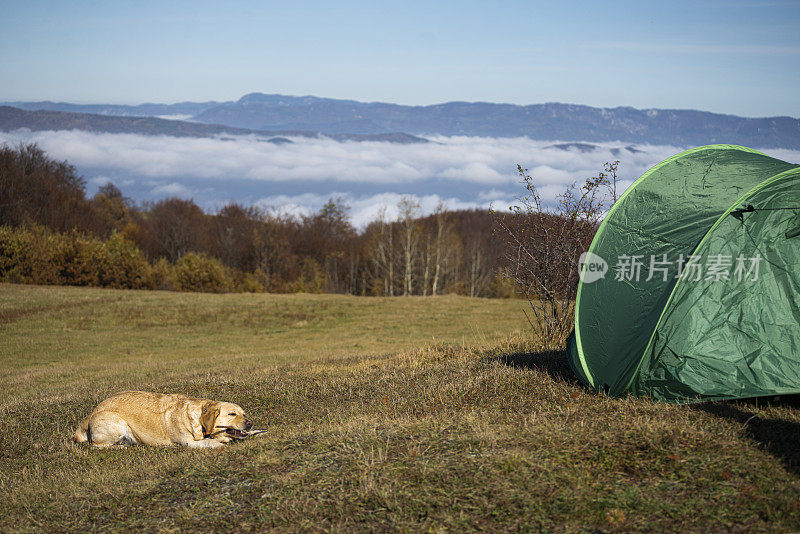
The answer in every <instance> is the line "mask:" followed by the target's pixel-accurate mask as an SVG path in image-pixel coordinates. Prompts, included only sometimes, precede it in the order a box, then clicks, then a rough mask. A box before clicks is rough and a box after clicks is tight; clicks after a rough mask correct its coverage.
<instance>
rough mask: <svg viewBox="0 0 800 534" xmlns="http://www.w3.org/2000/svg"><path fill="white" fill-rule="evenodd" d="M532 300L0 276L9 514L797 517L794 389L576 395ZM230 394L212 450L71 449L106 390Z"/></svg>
mask: <svg viewBox="0 0 800 534" xmlns="http://www.w3.org/2000/svg"><path fill="white" fill-rule="evenodd" d="M524 305H525V304H524V303H521V302H514V301H491V300H479V299H466V298H441V299H440V298H436V299H422V298H409V299H402V298H397V299H372V298H366V299H358V298H350V297H338V296H307V295H301V296H275V295H199V294H188V295H185V294H173V293H157V292H124V291H110V290H89V289H75V288H39V287H30V286H26V287H22V286H9V285H2V286H0V354H2V360H0V380H2V384H3V388H2V391H0V455H1V456H2V460H0V461H2V472H1V473H0V491H2V494H3V496H4V498H3V502H2V504H0V529H2V530H46V531H51V530H134V529H145V530H160V529H163V530H175V529H179V530H208V531H210V530H250V529H256V530H281V531H283V530H288V531H297V530H324V531H347V532H350V531H374V530H394V529H400V530H412V531H419V530H425V531H428V530H433V531H452V532H460V531H463V530H491V531H496V530H513V531H516V530H524V531H542V530H547V531H570V532H580V531H595V532H596V531H598V530H599V531H637V532H638V531H669V532H673V531H677V530H680V531H694V532H707V531H741V532H753V531H796V530H798V529H800V504H798V503H799V502H800V480H798V475H799V474H800V453H799V452H798V440H799V439H800V412H798V409H797V408H796V407H795V405H796V402H795V401H793V400H792V401H790V402H782V403H780V404H775V405H769V404H766V405H765V404H763V403H756V402H749V403H727V404H711V405H702V406H696V407H686V406H683V407H680V406H668V405H661V404H655V403H651V402H647V401H637V400H630V399H627V400H610V399H606V398H604V397H598V396H595V395H591V394H589V393H587V392H585V391H584V390H583V389H582V388H581V387H580V386H579V385H578V384H577V383H576V382H575V381H574V379H573V378H572V377H571V373H570V372H569V370H568V369H567V368H565V365H564V362H563V354H560V353H534V352H532V351H533V349H534V348H535V346H534V344H533V343H532V342H530V341H524V340H523V338H522V331H523V328H524V324H525V319H524V317H523V316H522V312H521V309H522V307H523V306H524ZM127 388H138V389H149V390H154V391H180V392H185V393H189V394H192V395H198V396H204V397H210V398H217V399H225V400H230V401H232V402H236V403H238V404H241V405H242V406H243V407H245V409H247V410H248V411H249V412H250V413H251V414H252V416H253V418H254V419H255V420H257V421H260V422H262V423H263V426H265V427H266V428H268V429H269V433H267V434H266V437H263V438H259V439H257V440H256V439H254V440H251V441H249V442H245V443H242V444H238V445H235V446H231V447H228V448H225V449H223V450H220V451H193V450H184V449H156V448H145V447H135V448H130V449H125V450H111V451H95V450H91V449H89V448H87V447H84V446H76V445H73V444H72V443H71V442H70V441H69V438H70V436H71V434H72V431H73V430H74V425H75V423H76V422H77V421H78V420H79V419H80V417H81V416H83V415H84V414H85V413H86V412H87V411H88V410H89V409H90V408H91V407H92V405H93V404H95V403H96V402H98V401H99V400H101V399H102V398H104V397H105V396H107V395H108V394H109V393H111V392H114V391H117V390H121V389H127Z"/></svg>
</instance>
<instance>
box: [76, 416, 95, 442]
mask: <svg viewBox="0 0 800 534" xmlns="http://www.w3.org/2000/svg"><path fill="white" fill-rule="evenodd" d="M90 417H91V416H89V415H87V416H86V417H84V419H83V421H81V424H79V425H78V429H77V430H76V431H75V435H74V436H72V441H74V442H75V443H86V442H87V441H89V418H90Z"/></svg>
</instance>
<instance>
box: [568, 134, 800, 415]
mask: <svg viewBox="0 0 800 534" xmlns="http://www.w3.org/2000/svg"><path fill="white" fill-rule="evenodd" d="M798 226H800V166H798V165H794V164H790V163H787V162H784V161H780V160H778V159H775V158H771V157H769V156H766V155H765V154H762V153H760V152H757V151H755V150H752V149H748V148H745V147H738V146H734V145H711V146H705V147H700V148H696V149H692V150H688V151H686V152H683V153H681V154H678V155H676V156H673V157H672V158H669V159H667V160H665V161H664V162H662V163H659V164H658V165H656V166H655V167H653V168H652V169H650V170H649V171H647V172H646V173H645V174H644V175H642V176H641V177H640V178H639V179H638V180H637V181H636V182H635V183H634V184H633V185H632V186H631V187H629V188H628V190H627V191H626V192H625V194H623V196H622V197H621V198H620V199H619V200H618V201H617V203H616V204H615V205H614V206H613V207H612V209H611V210H610V211H609V213H608V214H607V215H606V217H605V219H604V221H603V223H602V224H601V225H600V228H599V229H598V232H597V234H596V236H595V238H594V240H593V242H592V244H591V246H590V248H589V252H590V253H592V255H594V256H596V257H599V258H602V259H603V260H604V261H605V262H606V263H607V265H608V271H607V272H606V275H605V277H603V278H601V279H599V280H595V281H591V282H590V281H588V280H585V281H581V282H580V284H579V287H578V294H577V298H576V302H575V332H574V334H573V336H571V338H570V340H569V342H568V347H567V350H568V354H569V357H570V358H569V359H570V362H571V364H572V367H573V369H574V370H575V372H576V374H577V375H578V377H579V378H580V379H581V380H582V381H583V382H584V383H585V384H586V385H587V386H588V387H590V388H592V389H594V390H596V391H605V392H607V393H608V394H609V395H611V396H620V395H626V394H633V395H637V396H652V397H654V398H656V399H661V400H666V401H674V402H685V401H693V400H704V399H723V398H743V397H752V396H760V395H769V394H782V393H788V392H800V233H798V235H797V236H795V237H790V236H791V235H792V234H793V233H794V232H796V231H797V227H798ZM636 264H638V265H636ZM756 264H757V269H756ZM584 269H586V267H585V266H584ZM756 270H757V272H755V271H756ZM584 274H585V271H584Z"/></svg>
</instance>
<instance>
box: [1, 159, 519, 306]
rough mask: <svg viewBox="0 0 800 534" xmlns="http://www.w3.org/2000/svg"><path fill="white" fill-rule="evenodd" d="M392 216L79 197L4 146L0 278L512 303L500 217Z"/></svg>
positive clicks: (107, 190) (331, 207) (416, 212)
mask: <svg viewBox="0 0 800 534" xmlns="http://www.w3.org/2000/svg"><path fill="white" fill-rule="evenodd" d="M398 209H399V218H397V219H396V220H390V219H389V218H388V217H387V214H386V211H385V210H384V211H382V212H381V213H380V214H379V216H378V217H377V218H376V219H375V220H374V221H372V222H370V223H369V224H368V225H367V226H366V227H365V228H364V229H361V230H359V229H356V228H355V227H354V226H353V225H352V223H351V222H350V219H349V217H348V208H347V206H346V205H345V204H344V203H343V202H342V201H341V200H340V199H335V198H332V199H330V200H329V201H328V202H327V203H326V204H325V205H324V206H323V207H322V208H321V209H320V210H318V211H316V212H314V213H311V214H308V215H301V216H288V215H284V214H280V213H277V212H275V211H272V210H265V209H262V208H259V207H257V206H246V205H243V204H240V203H236V202H230V203H228V204H226V205H224V206H223V207H222V208H220V209H219V210H217V211H216V212H215V213H206V212H204V211H203V209H201V208H200V207H199V206H198V205H197V204H195V203H194V202H193V201H192V200H185V199H179V198H167V199H164V200H160V201H158V202H151V203H145V204H142V205H137V204H135V203H134V202H132V201H131V200H130V199H128V198H126V197H125V196H124V195H123V193H122V192H121V191H120V190H119V189H118V188H117V187H116V186H114V185H113V184H111V183H109V184H106V185H104V186H102V187H100V189H99V191H98V192H97V193H96V194H94V195H93V196H91V197H90V196H87V194H86V184H85V181H84V180H83V179H82V178H81V177H80V176H78V175H77V173H76V170H75V168H74V167H73V166H72V165H70V164H69V163H67V162H59V161H54V160H53V159H51V158H49V157H48V156H47V154H46V153H45V152H44V151H43V150H41V149H40V148H39V147H38V146H36V145H35V144H21V145H19V146H17V147H9V146H7V145H4V146H2V147H0V229H2V231H0V278H2V279H3V280H6V281H16V282H30V283H68V284H74V285H108V286H112V287H153V288H165V289H179V290H205V291H269V292H299V291H302V292H334V293H347V294H353V295H383V296H395V295H423V296H433V295H441V294H447V293H454V294H459V295H469V296H474V297H509V296H513V295H514V292H515V285H514V283H513V282H511V281H509V279H508V278H506V277H503V276H501V270H502V268H503V264H502V262H503V258H505V257H508V255H509V254H508V250H507V246H508V242H507V240H504V239H497V238H496V237H495V236H494V235H493V229H495V228H496V227H497V225H496V224H495V219H496V217H497V215H493V214H491V213H490V212H488V211H485V210H457V211H449V210H447V209H445V207H444V206H442V205H440V206H439V207H438V208H437V209H436V210H435V212H434V213H433V214H430V215H427V216H422V215H421V212H420V206H419V205H418V204H417V203H416V202H415V201H414V200H413V199H412V198H410V197H405V198H403V199H402V200H401V202H400V203H399V206H398ZM121 251H122V252H121ZM122 257H124V258H127V259H126V260H125V261H126V262H127V263H126V265H127V267H125V268H126V269H129V270H128V271H125V270H124V269H122V270H119V269H118V271H119V272H120V273H123V272H124V273H128V274H125V275H124V276H123V274H120V275H119V277H118V278H116V279H114V280H116V281H114V280H112V281H107V282H105V283H103V282H102V280H110V279H109V278H108V276H106V275H104V274H103V272H105V271H104V269H105V270H108V269H111V265H112V264H114V262H119V261H122V260H120V258H122ZM134 257H135V259H132V258H134ZM92 258H95V259H94V260H93V259H92ZM97 258H103V259H102V261H100V260H98V259H97ZM69 262H73V264H74V263H75V262H78V263H80V266H79V267H76V266H75V265H71V266H70V267H68V266H67V265H66V264H67V263H69ZM81 262H82V263H81ZM98 269H99V270H98ZM131 269H133V270H131ZM100 271H103V272H100ZM43 273H49V274H47V276H45V275H44V274H43ZM69 273H72V274H70V275H69V276H68V274H69Z"/></svg>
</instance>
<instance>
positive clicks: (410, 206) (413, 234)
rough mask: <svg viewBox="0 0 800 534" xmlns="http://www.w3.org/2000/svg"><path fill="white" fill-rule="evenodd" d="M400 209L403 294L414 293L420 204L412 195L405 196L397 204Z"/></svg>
mask: <svg viewBox="0 0 800 534" xmlns="http://www.w3.org/2000/svg"><path fill="white" fill-rule="evenodd" d="M397 207H398V208H399V210H400V222H401V224H402V232H403V239H402V243H401V246H402V249H403V260H404V261H403V296H408V295H412V294H413V293H414V285H413V284H414V278H413V272H414V267H415V265H414V264H415V261H416V259H417V258H416V253H417V245H418V244H419V233H420V232H419V226H418V224H417V221H416V218H417V216H418V214H419V204H418V203H417V202H414V200H413V199H412V198H411V197H408V196H406V197H403V198H402V199H401V200H400V203H399V204H398V206H397Z"/></svg>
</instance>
